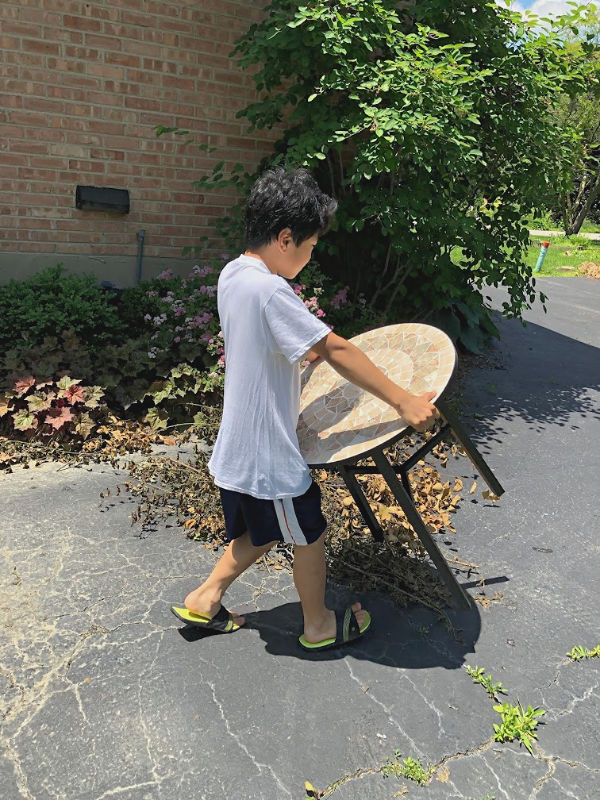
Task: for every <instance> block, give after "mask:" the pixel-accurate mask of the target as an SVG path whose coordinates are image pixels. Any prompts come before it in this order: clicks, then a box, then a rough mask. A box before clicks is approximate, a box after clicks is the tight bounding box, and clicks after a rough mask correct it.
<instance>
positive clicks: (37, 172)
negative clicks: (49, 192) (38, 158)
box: [18, 167, 56, 182]
mask: <svg viewBox="0 0 600 800" xmlns="http://www.w3.org/2000/svg"><path fill="white" fill-rule="evenodd" d="M18 176H19V178H20V179H22V180H30V179H32V180H38V181H48V182H50V181H55V180H56V170H54V169H38V168H36V169H30V168H29V167H19V171H18Z"/></svg>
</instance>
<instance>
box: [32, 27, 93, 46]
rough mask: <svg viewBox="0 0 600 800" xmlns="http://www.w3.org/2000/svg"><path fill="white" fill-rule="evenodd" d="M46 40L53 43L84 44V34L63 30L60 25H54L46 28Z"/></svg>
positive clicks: (44, 33)
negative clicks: (50, 40)
mask: <svg viewBox="0 0 600 800" xmlns="http://www.w3.org/2000/svg"><path fill="white" fill-rule="evenodd" d="M42 33H43V36H44V39H52V40H53V41H59V42H68V43H69V44H72V45H81V44H83V33H79V32H77V31H74V30H72V29H71V28H62V27H61V26H60V25H53V26H52V27H49V28H44V29H43V31H42Z"/></svg>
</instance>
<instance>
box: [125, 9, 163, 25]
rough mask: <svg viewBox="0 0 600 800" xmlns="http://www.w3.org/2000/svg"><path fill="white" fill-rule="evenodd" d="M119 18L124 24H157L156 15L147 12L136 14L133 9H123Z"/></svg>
mask: <svg viewBox="0 0 600 800" xmlns="http://www.w3.org/2000/svg"><path fill="white" fill-rule="evenodd" d="M121 20H122V21H123V23H124V24H125V25H135V26H136V27H140V28H153V27H155V26H156V24H157V19H156V17H153V16H151V15H148V14H137V13H135V12H134V11H125V10H124V11H123V12H122V14H121Z"/></svg>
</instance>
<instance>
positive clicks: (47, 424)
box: [0, 375, 106, 439]
mask: <svg viewBox="0 0 600 800" xmlns="http://www.w3.org/2000/svg"><path fill="white" fill-rule="evenodd" d="M80 383H81V381H80V380H73V379H72V378H69V377H68V376H64V377H62V378H61V379H60V380H59V381H58V382H55V381H52V380H45V379H41V380H36V379H35V378H34V377H33V376H31V375H28V376H27V377H25V378H21V379H20V380H18V381H16V382H15V384H14V386H13V388H12V390H11V391H9V392H5V393H4V394H2V395H0V421H1V422H2V423H3V425H2V427H4V428H5V430H6V428H8V430H6V432H7V433H9V434H11V435H14V433H15V432H20V433H21V434H23V435H24V438H26V439H31V438H33V437H34V436H36V435H42V436H47V437H50V436H56V435H57V434H58V435H59V436H60V437H61V438H62V439H64V438H69V437H72V436H76V437H81V439H87V437H88V436H89V435H90V433H92V431H93V430H94V428H95V427H96V426H97V423H98V421H99V419H100V418H101V417H103V416H104V415H105V412H106V406H105V405H104V404H103V403H101V399H102V397H103V391H102V388H101V387H100V386H80V385H79V384H80Z"/></svg>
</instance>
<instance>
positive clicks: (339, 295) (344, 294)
mask: <svg viewBox="0 0 600 800" xmlns="http://www.w3.org/2000/svg"><path fill="white" fill-rule="evenodd" d="M347 302H348V287H347V286H345V287H344V288H343V289H340V290H339V291H338V292H336V293H335V294H334V296H333V297H332V298H331V305H332V306H333V307H334V308H339V307H340V306H341V305H344V304H345V303H347Z"/></svg>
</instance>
